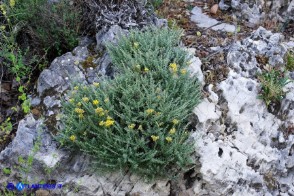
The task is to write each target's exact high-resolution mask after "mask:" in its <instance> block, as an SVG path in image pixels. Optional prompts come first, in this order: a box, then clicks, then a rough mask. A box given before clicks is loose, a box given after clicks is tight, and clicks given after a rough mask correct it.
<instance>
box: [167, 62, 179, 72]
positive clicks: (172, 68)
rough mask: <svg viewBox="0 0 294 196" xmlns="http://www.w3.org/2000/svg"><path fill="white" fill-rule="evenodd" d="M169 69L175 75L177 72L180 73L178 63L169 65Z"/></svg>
mask: <svg viewBox="0 0 294 196" xmlns="http://www.w3.org/2000/svg"><path fill="white" fill-rule="evenodd" d="M169 67H170V69H171V71H172V72H173V73H177V71H178V66H177V64H176V63H171V64H170V65H169Z"/></svg>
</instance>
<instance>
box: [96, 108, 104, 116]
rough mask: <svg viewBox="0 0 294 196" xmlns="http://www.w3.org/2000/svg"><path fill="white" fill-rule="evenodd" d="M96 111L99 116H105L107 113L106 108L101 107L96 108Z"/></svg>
mask: <svg viewBox="0 0 294 196" xmlns="http://www.w3.org/2000/svg"><path fill="white" fill-rule="evenodd" d="M95 113H96V114H98V115H99V116H104V114H105V112H104V109H103V108H101V107H98V108H96V109H95Z"/></svg>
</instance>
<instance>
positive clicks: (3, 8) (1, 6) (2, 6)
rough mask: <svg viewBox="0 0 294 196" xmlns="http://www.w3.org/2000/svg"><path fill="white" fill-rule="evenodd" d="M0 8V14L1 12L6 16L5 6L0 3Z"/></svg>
mask: <svg viewBox="0 0 294 196" xmlns="http://www.w3.org/2000/svg"><path fill="white" fill-rule="evenodd" d="M0 9H1V11H2V14H3V16H6V13H7V12H6V8H5V5H4V4H1V5H0Z"/></svg>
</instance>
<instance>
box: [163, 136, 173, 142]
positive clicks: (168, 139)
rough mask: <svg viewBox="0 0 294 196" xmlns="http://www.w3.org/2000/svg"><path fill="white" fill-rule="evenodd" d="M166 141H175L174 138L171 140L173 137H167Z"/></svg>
mask: <svg viewBox="0 0 294 196" xmlns="http://www.w3.org/2000/svg"><path fill="white" fill-rule="evenodd" d="M165 140H166V141H167V142H171V141H172V140H173V138H171V137H166V138H165Z"/></svg>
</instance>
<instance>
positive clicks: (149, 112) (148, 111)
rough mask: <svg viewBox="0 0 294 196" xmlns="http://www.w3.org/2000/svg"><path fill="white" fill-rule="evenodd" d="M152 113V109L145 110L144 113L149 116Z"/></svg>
mask: <svg viewBox="0 0 294 196" xmlns="http://www.w3.org/2000/svg"><path fill="white" fill-rule="evenodd" d="M153 112H154V110H153V109H147V110H146V113H147V114H148V115H149V114H152V113H153Z"/></svg>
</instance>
